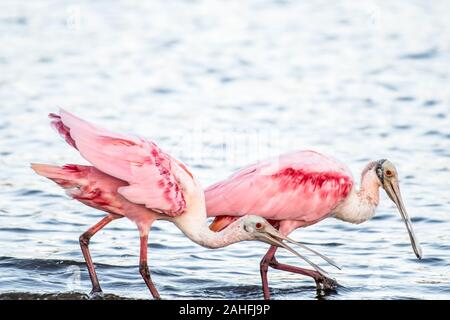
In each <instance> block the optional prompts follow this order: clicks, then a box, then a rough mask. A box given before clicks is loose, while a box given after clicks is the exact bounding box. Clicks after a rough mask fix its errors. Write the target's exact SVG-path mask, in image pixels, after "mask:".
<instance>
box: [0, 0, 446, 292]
mask: <svg viewBox="0 0 450 320" xmlns="http://www.w3.org/2000/svg"><path fill="white" fill-rule="evenodd" d="M449 10H450V4H449V3H448V1H443V0H442V1H432V2H431V1H425V0H423V1H420V0H417V1H406V0H405V1H390V2H387V1H385V2H382V3H380V2H375V1H334V2H333V3H331V2H330V1H272V0H268V1H237V0H236V1H151V2H150V3H147V2H144V1H139V2H138V1H132V2H126V1H97V2H95V3H93V2H91V1H87V0H80V1H72V2H70V3H68V4H63V3H61V2H59V1H50V0H48V1H47V0H46V1H42V0H39V1H33V2H27V3H25V2H19V1H2V2H1V4H0V47H1V50H0V101H1V102H0V168H1V170H0V298H13V299H18V298H22V299H36V298H41V299H46V298H47V299H52V298H76V299H78V298H79V299H83V298H86V293H88V292H89V291H90V281H89V277H88V274H87V270H86V268H85V265H84V263H83V259H82V255H81V252H80V250H79V246H78V236H79V235H80V234H81V233H82V232H83V231H85V230H86V229H87V228H88V227H89V226H91V225H93V224H94V223H96V222H97V221H98V220H99V219H100V218H101V217H102V213H101V212H97V211H94V210H92V209H91V208H88V207H85V206H83V205H81V204H80V203H77V202H75V201H71V200H69V199H68V198H67V197H66V196H65V195H64V192H63V191H62V190H60V189H59V188H58V187H57V186H56V185H55V184H53V183H52V182H50V181H47V180H45V179H43V178H42V177H39V176H36V175H35V174H33V172H32V171H31V170H30V168H29V163H30V162H43V163H52V164H65V163H85V162H84V161H83V160H82V159H81V158H80V156H79V155H78V154H77V152H76V151H75V150H72V149H71V148H69V147H68V146H67V145H65V143H64V142H63V140H62V139H60V138H59V137H58V136H57V135H56V133H55V132H54V131H52V130H51V128H50V127H49V126H48V120H47V118H46V115H47V113H49V112H54V111H56V110H57V107H65V108H67V109H69V110H71V111H72V112H74V113H77V114H79V115H81V116H83V117H85V118H87V119H91V120H92V121H95V122H96V123H98V124H101V125H103V126H106V127H108V128H110V129H112V130H116V131H124V132H134V133H137V134H140V135H142V136H145V137H148V138H151V139H153V140H154V141H156V142H157V143H158V144H159V145H160V146H161V147H162V148H163V149H164V150H166V151H167V152H170V153H171V154H172V155H174V156H176V157H178V158H180V159H182V160H184V161H185V162H187V163H188V164H189V165H190V166H191V167H192V169H193V172H194V174H195V175H196V176H197V177H198V179H199V180H200V181H201V182H202V184H203V185H204V186H207V185H209V184H211V183H213V182H215V181H217V180H219V179H222V178H225V177H226V176H228V175H229V174H230V173H231V172H232V171H234V170H236V169H238V168H239V167H241V166H243V165H245V164H247V163H250V162H252V161H254V160H257V159H262V158H265V157H267V156H271V155H276V154H279V153H282V152H286V151H291V150H296V149H306V148H311V149H315V150H318V151H321V152H325V153H327V154H331V155H334V156H335V157H337V158H340V159H342V160H343V161H345V162H346V163H347V164H348V165H349V166H350V168H351V169H352V171H353V172H354V176H355V178H356V179H357V180H358V179H359V172H360V171H361V169H362V168H363V167H364V166H365V164H366V163H367V162H368V161H370V160H377V159H380V158H388V159H390V160H391V161H392V162H393V163H395V164H396V165H397V167H398V170H399V173H400V175H401V187H402V191H403V196H404V200H405V202H406V205H407V208H409V212H410V215H411V216H412V217H413V224H414V227H415V229H416V233H417V236H418V238H419V240H420V241H421V244H422V248H423V252H424V259H423V260H421V261H418V260H417V259H416V258H415V256H414V254H413V252H412V249H411V247H410V244H409V240H408V236H407V233H406V230H405V228H404V225H403V223H402V221H401V219H400V216H399V214H398V213H397V212H396V209H395V207H394V205H393V204H392V203H391V202H390V201H389V199H388V198H387V197H386V196H385V195H384V194H383V195H382V196H381V204H380V207H379V210H378V213H377V215H376V216H375V217H374V218H373V219H372V220H371V221H369V222H366V223H364V224H362V225H358V226H357V225H350V224H345V223H343V222H340V221H337V220H334V219H329V220H326V221H323V222H321V223H319V224H317V225H315V226H312V227H309V228H307V229H305V230H297V231H296V232H294V233H293V234H292V237H293V238H295V239H299V240H303V241H305V242H307V243H313V244H317V246H314V248H316V249H317V250H320V251H321V252H323V253H325V254H327V255H328V256H330V257H331V258H333V259H335V260H336V261H338V262H339V263H340V264H341V265H342V267H343V269H342V270H340V271H339V270H336V269H334V270H333V269H330V268H328V270H329V272H331V273H332V274H333V276H335V277H336V278H337V279H338V281H339V282H340V283H341V287H339V289H338V291H337V293H334V294H330V295H327V296H326V297H325V298H326V299H443V298H447V299H448V298H450V275H449V272H450V264H449V259H450V241H449V240H450V221H449V210H450V193H449V190H450V112H449V110H450V109H449V108H450V92H449V83H450V81H449V80H450V79H449V75H450V70H449V68H450V64H449V61H450V19H448V12H449ZM91 250H92V255H93V259H94V261H95V262H96V263H97V271H98V274H99V278H100V281H101V284H102V286H103V289H104V291H105V293H106V294H107V298H143V299H147V298H149V293H148V291H147V288H146V286H145V284H144V282H143V281H142V279H141V277H140V275H139V272H138V266H137V265H138V253H139V237H138V233H137V231H136V228H135V226H134V225H133V224H132V223H131V222H129V221H126V220H125V219H122V220H118V221H115V222H113V223H112V224H111V225H110V226H109V227H107V228H106V229H104V230H103V231H101V232H99V234H98V235H96V236H95V237H94V238H93V239H92V244H91ZM266 250H267V246H266V245H264V244H259V243H241V244H236V245H233V246H230V247H229V248H224V249H220V250H208V249H204V248H201V247H199V246H197V245H195V244H193V243H191V242H190V241H189V240H188V239H187V238H185V237H184V236H183V235H182V234H181V232H180V231H178V230H177V229H176V228H175V227H174V226H172V225H171V224H169V223H165V222H160V223H157V224H155V226H154V228H153V229H152V232H151V233H150V245H149V264H150V266H151V270H152V273H153V279H154V281H155V283H156V284H157V287H158V289H159V290H160V293H161V295H162V297H163V298H180V299H185V298H194V299H211V298H219V299H233V298H239V299H260V298H261V297H262V294H261V288H260V278H259V260H260V259H261V257H262V256H263V254H264V252H265V251H266ZM279 260H280V261H283V262H286V263H290V264H300V265H301V262H300V261H299V260H298V259H296V258H294V257H290V256H289V255H288V254H286V253H284V252H282V251H280V254H279ZM317 262H319V261H317ZM269 280H270V284H271V288H272V290H273V291H272V293H273V297H274V298H275V299H316V292H315V290H314V282H313V281H312V280H310V279H306V278H303V277H301V276H298V275H292V274H287V273H285V272H280V271H273V270H271V271H270V274H269Z"/></svg>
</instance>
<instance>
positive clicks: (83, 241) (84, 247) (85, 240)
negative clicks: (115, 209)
mask: <svg viewBox="0 0 450 320" xmlns="http://www.w3.org/2000/svg"><path fill="white" fill-rule="evenodd" d="M119 218H121V216H118V215H111V214H110V215H107V216H106V217H104V218H103V219H102V220H100V221H99V222H98V223H97V224H95V225H94V226H92V227H91V228H89V229H88V230H87V231H86V232H85V233H83V234H82V235H81V236H80V247H81V251H82V252H83V256H84V260H85V261H86V265H87V268H88V271H89V277H90V278H91V282H92V291H91V295H95V294H100V293H101V292H102V289H101V288H100V283H99V282H98V278H97V273H96V272H95V267H94V263H93V262H92V258H91V253H90V252H89V241H90V239H91V238H92V236H93V235H94V234H96V233H97V232H98V231H99V230H101V229H102V228H103V227H104V226H106V225H107V224H108V223H110V222H111V221H113V220H115V219H119Z"/></svg>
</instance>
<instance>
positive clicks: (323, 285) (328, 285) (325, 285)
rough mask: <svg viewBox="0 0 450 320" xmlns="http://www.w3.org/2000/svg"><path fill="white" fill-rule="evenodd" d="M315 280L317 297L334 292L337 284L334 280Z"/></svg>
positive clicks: (322, 278)
mask: <svg viewBox="0 0 450 320" xmlns="http://www.w3.org/2000/svg"><path fill="white" fill-rule="evenodd" d="M315 280H316V288H317V292H318V294H319V295H324V294H326V293H329V292H332V291H336V288H337V287H338V283H337V281H336V280H334V279H332V278H327V277H321V278H319V279H315Z"/></svg>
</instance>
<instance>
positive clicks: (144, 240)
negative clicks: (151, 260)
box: [139, 234, 161, 299]
mask: <svg viewBox="0 0 450 320" xmlns="http://www.w3.org/2000/svg"><path fill="white" fill-rule="evenodd" d="M147 244H148V235H147V234H145V235H141V252H140V257H139V272H140V273H141V276H142V278H143V279H144V281H145V284H146V285H147V287H148V289H149V290H150V293H151V294H152V296H153V298H154V299H161V297H160V296H159V293H158V290H156V287H155V285H154V284H153V281H152V278H151V276H150V269H149V268H148V264H147Z"/></svg>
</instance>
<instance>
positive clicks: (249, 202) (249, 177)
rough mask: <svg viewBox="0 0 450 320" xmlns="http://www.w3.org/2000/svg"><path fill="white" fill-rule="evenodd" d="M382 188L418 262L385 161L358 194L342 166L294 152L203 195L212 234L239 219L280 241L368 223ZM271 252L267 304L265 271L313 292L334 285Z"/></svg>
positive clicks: (368, 171)
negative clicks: (297, 277) (298, 279)
mask: <svg viewBox="0 0 450 320" xmlns="http://www.w3.org/2000/svg"><path fill="white" fill-rule="evenodd" d="M380 186H381V187H382V188H383V189H384V190H385V191H386V193H387V195H388V196H389V198H390V199H391V200H392V201H393V202H394V203H395V205H396V206H397V208H398V210H399V211H400V214H401V216H402V218H403V220H404V222H405V224H406V228H407V230H408V233H409V238H410V240H411V244H412V247H413V249H414V252H415V254H416V256H417V258H419V259H421V257H422V251H421V249H420V246H419V243H418V241H417V239H416V236H415V235H414V231H413V228H412V225H411V220H410V218H409V216H408V213H407V212H406V209H405V206H404V204H403V200H402V197H401V194H400V187H399V184H398V174H397V170H396V168H395V166H394V165H393V164H392V163H391V162H390V161H388V160H385V159H383V160H379V161H373V162H370V163H369V164H368V165H367V166H366V167H365V169H364V170H363V171H362V175H361V186H360V189H359V190H357V189H356V187H355V184H354V180H353V178H352V174H351V172H350V170H349V169H348V168H347V166H346V165H345V164H343V163H342V162H340V161H338V160H335V159H333V158H332V157H328V156H325V155H322V154H320V153H317V152H314V151H298V152H293V153H290V154H286V155H282V156H279V157H277V158H275V159H272V160H267V161H263V162H259V163H256V164H254V165H250V166H248V167H246V168H243V169H242V170H240V171H238V172H236V173H235V174H233V175H232V176H230V177H229V178H228V179H226V180H224V181H221V182H218V183H216V184H214V185H212V186H210V187H208V188H207V189H206V190H205V196H206V210H207V214H208V216H216V218H215V220H214V221H213V223H212V224H211V225H210V228H211V229H212V230H214V231H220V230H222V229H223V228H226V227H227V226H228V225H229V224H231V223H233V222H234V221H235V220H236V219H238V218H239V217H240V216H242V215H246V214H253V215H259V216H261V217H264V218H266V219H267V220H269V221H270V222H271V223H273V225H274V226H275V227H277V228H278V229H279V231H280V232H281V234H282V235H283V236H287V235H289V234H290V233H291V232H292V231H293V230H295V229H297V228H301V227H307V226H310V225H312V224H315V223H317V222H319V221H320V220H322V219H325V218H327V217H335V218H337V219H340V220H343V221H347V222H350V223H357V224H358V223H361V222H364V221H366V220H369V219H370V218H371V217H372V216H373V215H374V213H375V209H376V207H377V205H378V201H379V192H378V191H379V188H380ZM276 250H277V247H275V246H271V247H270V249H269V250H268V251H267V253H266V255H265V256H264V257H263V259H262V260H261V263H260V272H261V278H262V285H263V293H264V298H266V299H269V298H270V293H269V286H268V282H267V271H268V267H272V268H274V269H279V270H284V271H289V272H294V273H299V274H302V275H306V276H309V277H312V278H313V279H314V280H315V281H316V285H317V289H318V290H319V289H322V288H323V289H332V288H334V286H335V285H336V282H335V281H334V280H333V279H330V278H327V277H324V276H323V275H321V274H319V273H318V272H317V271H313V270H307V269H303V268H298V267H293V266H289V265H285V264H281V263H279V262H278V261H277V260H276V259H275V252H276Z"/></svg>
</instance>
